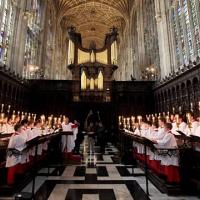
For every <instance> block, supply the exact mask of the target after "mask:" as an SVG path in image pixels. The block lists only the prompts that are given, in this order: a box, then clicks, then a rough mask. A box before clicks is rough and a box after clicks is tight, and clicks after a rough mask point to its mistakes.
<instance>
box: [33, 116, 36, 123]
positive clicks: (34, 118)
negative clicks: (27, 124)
mask: <svg viewBox="0 0 200 200" xmlns="http://www.w3.org/2000/svg"><path fill="white" fill-rule="evenodd" d="M35 120H36V114H35V115H34V117H33V121H34V122H35Z"/></svg>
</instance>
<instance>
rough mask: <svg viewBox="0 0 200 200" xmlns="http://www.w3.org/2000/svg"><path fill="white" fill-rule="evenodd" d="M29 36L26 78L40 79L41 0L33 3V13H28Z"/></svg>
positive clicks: (24, 74)
mask: <svg viewBox="0 0 200 200" xmlns="http://www.w3.org/2000/svg"><path fill="white" fill-rule="evenodd" d="M26 14H27V20H28V27H27V35H26V44H25V54H24V70H23V76H24V77H25V78H39V77H40V68H39V66H38V57H39V56H38V55H39V31H40V25H41V24H40V23H41V4H40V1H39V0H33V1H32V12H27V13H26Z"/></svg>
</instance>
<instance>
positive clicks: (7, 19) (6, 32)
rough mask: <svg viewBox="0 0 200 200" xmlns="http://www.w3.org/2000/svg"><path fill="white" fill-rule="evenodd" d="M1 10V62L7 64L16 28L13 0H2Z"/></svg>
mask: <svg viewBox="0 0 200 200" xmlns="http://www.w3.org/2000/svg"><path fill="white" fill-rule="evenodd" d="M0 10H1V13H2V16H1V17H2V18H1V24H0V62H2V63H3V64H7V62H8V51H9V48H10V47H11V43H12V35H13V28H14V9H13V5H12V3H11V0H5V1H2V0H1V1H0Z"/></svg>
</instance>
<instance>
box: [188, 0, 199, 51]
mask: <svg viewBox="0 0 200 200" xmlns="http://www.w3.org/2000/svg"><path fill="white" fill-rule="evenodd" d="M190 3H191V18H192V23H193V26H194V39H195V42H196V45H197V52H198V55H200V27H199V24H198V19H197V18H198V17H197V9H198V7H197V4H196V0H190ZM199 11H200V10H199ZM199 20H200V19H199Z"/></svg>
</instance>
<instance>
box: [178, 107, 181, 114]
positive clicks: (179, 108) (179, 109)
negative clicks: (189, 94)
mask: <svg viewBox="0 0 200 200" xmlns="http://www.w3.org/2000/svg"><path fill="white" fill-rule="evenodd" d="M178 111H179V113H180V114H181V112H182V108H181V106H179V107H178Z"/></svg>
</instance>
